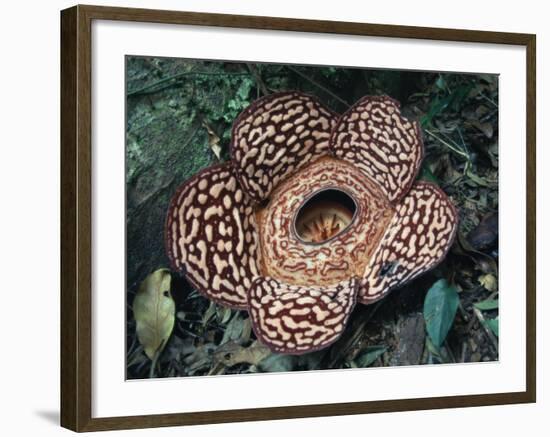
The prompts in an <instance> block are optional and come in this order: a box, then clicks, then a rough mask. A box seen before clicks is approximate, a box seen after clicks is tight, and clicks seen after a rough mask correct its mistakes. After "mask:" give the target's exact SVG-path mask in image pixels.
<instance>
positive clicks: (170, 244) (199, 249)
mask: <svg viewBox="0 0 550 437" xmlns="http://www.w3.org/2000/svg"><path fill="white" fill-rule="evenodd" d="M165 240H166V241H165V242H166V249H167V253H168V257H169V258H170V262H171V264H172V268H173V269H174V270H176V271H179V272H182V273H185V275H186V277H187V279H188V280H189V281H190V282H191V283H192V284H193V285H194V286H195V287H196V288H197V289H198V290H199V291H200V292H201V293H202V294H204V295H205V296H206V297H208V298H209V299H212V300H214V301H216V302H219V303H221V304H223V305H227V306H230V307H234V308H246V307H247V298H246V292H247V290H248V288H249V287H250V285H251V283H252V281H253V280H254V279H255V278H256V277H257V276H258V264H257V262H258V235H257V226H256V221H255V218H254V214H253V209H252V206H251V205H250V201H249V200H248V198H247V197H246V195H245V193H244V192H243V190H242V189H241V188H240V187H239V184H238V182H237V178H236V177H235V175H234V173H233V168H232V167H231V165H229V164H221V165H217V166H213V167H209V168H207V169H205V170H203V171H201V172H200V173H198V174H197V175H195V176H194V177H193V178H191V179H189V180H188V181H186V182H185V183H184V184H183V185H182V186H181V187H180V188H179V189H178V191H177V192H176V194H175V195H174V197H173V198H172V201H171V203H170V207H169V210H168V216H167V219H166V228H165Z"/></svg>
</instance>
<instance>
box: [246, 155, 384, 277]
mask: <svg viewBox="0 0 550 437" xmlns="http://www.w3.org/2000/svg"><path fill="white" fill-rule="evenodd" d="M394 211H395V210H394V209H393V207H392V206H391V205H390V203H389V202H388V200H387V198H386V196H385V195H384V194H383V193H382V191H381V190H380V189H379V188H378V186H377V184H376V183H375V182H374V181H372V180H370V179H369V178H368V177H366V176H365V175H363V174H362V173H361V172H360V171H359V170H358V169H356V168H355V167H354V166H353V165H351V164H349V163H347V162H344V161H341V160H337V159H334V158H332V157H323V158H320V159H318V160H317V161H315V162H313V163H311V164H310V165H308V166H306V167H304V168H303V169H302V170H300V171H298V172H297V173H295V174H293V175H292V176H291V177H289V178H287V179H286V180H285V181H284V182H283V183H281V184H279V185H278V186H277V188H276V189H275V190H274V191H273V193H272V194H271V196H270V199H269V202H268V203H267V205H260V206H259V208H258V209H257V210H256V222H257V223H258V231H259V237H260V250H261V254H262V256H261V260H260V263H261V265H260V270H261V273H262V275H264V276H269V277H271V278H275V279H277V280H278V281H281V282H284V283H287V284H292V285H306V286H310V285H312V284H314V285H316V286H328V285H332V284H335V283H337V282H339V281H343V280H346V279H349V278H350V277H353V276H359V277H362V276H363V273H364V269H365V267H366V264H367V262H368V261H369V259H370V257H371V255H372V253H373V251H374V250H375V248H376V247H377V245H378V242H379V241H380V239H381V238H382V234H383V232H384V230H385V229H386V226H387V224H388V223H389V221H390V219H391V217H392V216H393V215H394Z"/></svg>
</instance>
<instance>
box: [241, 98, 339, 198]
mask: <svg viewBox="0 0 550 437" xmlns="http://www.w3.org/2000/svg"><path fill="white" fill-rule="evenodd" d="M336 118H337V117H336V115H335V114H334V113H333V112H331V111H330V110H328V109H327V108H325V107H324V106H323V105H322V104H321V103H320V102H319V101H318V100H317V99H315V98H314V97H311V96H309V95H307V94H303V93H299V92H295V91H293V92H283V93H276V94H271V95H269V96H266V97H263V98H261V99H258V100H256V101H255V102H254V103H253V104H252V105H250V106H249V107H248V108H247V109H246V110H244V111H243V112H242V113H241V114H240V115H239V117H238V118H237V120H236V121H235V123H234V124H233V130H232V137H231V159H232V161H233V164H234V166H235V170H236V175H237V177H238V179H239V182H240V183H241V186H242V187H243V189H244V190H245V191H246V193H247V194H248V195H249V196H250V198H252V199H253V200H255V201H257V202H261V201H262V200H264V199H266V198H267V197H268V196H269V194H270V193H271V190H272V189H273V188H274V187H275V186H277V183H278V182H279V181H281V180H283V179H284V178H285V177H286V176H288V175H290V174H292V173H294V172H295V171H296V170H299V169H300V168H302V167H303V166H305V165H306V164H308V163H310V162H312V161H313V160H315V159H317V158H319V157H321V156H323V155H326V154H328V150H329V138H330V132H331V130H332V127H333V126H334V125H335V123H336Z"/></svg>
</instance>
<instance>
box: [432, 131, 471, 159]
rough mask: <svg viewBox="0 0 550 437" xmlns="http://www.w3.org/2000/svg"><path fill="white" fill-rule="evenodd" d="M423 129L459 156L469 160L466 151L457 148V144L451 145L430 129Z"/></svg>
mask: <svg viewBox="0 0 550 437" xmlns="http://www.w3.org/2000/svg"><path fill="white" fill-rule="evenodd" d="M424 131H425V132H426V133H427V134H428V135H430V136H432V137H433V138H435V139H436V140H437V141H439V142H440V143H441V144H443V145H445V146H447V147H448V148H449V149H451V150H452V151H453V152H455V153H458V154H459V155H460V156H463V157H464V158H466V159H467V160H468V162H469V161H470V156H469V155H468V154H467V153H466V152H464V151H463V150H460V149H459V148H458V146H456V145H455V146H453V145H451V144H450V143H448V142H447V141H445V140H444V139H443V138H441V137H439V136H437V135H436V134H434V133H433V132H432V131H429V130H428V129H424Z"/></svg>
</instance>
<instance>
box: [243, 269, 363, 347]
mask: <svg viewBox="0 0 550 437" xmlns="http://www.w3.org/2000/svg"><path fill="white" fill-rule="evenodd" d="M357 284H358V280H357V279H350V280H346V281H343V282H340V283H338V284H336V285H332V286H328V287H315V286H311V287H304V286H299V285H288V284H285V283H283V282H280V281H277V280H276V279H272V278H269V277H265V278H264V277H260V278H258V279H256V281H254V283H253V284H252V287H251V288H250V291H249V294H248V295H249V304H250V308H249V312H250V317H251V319H252V326H253V328H254V332H255V333H256V336H257V337H258V338H259V339H260V341H261V342H262V343H264V344H266V345H267V346H269V348H270V349H272V350H273V351H274V352H279V353H289V354H302V353H306V352H312V351H315V350H318V349H322V348H325V347H327V346H328V345H329V344H331V343H333V342H334V341H336V340H337V339H338V337H340V335H341V334H342V332H343V330H344V327H345V326H346V323H347V321H348V318H349V315H350V313H351V311H352V309H353V307H354V306H355V302H356V294H357Z"/></svg>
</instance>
